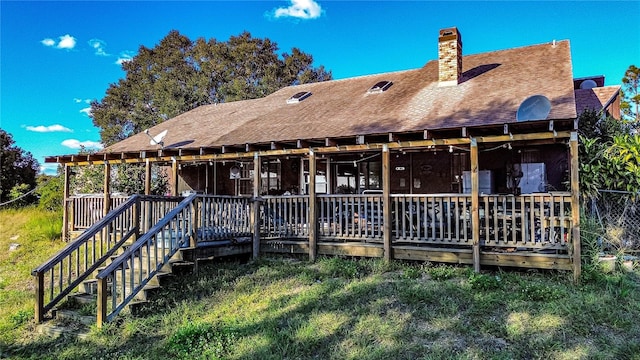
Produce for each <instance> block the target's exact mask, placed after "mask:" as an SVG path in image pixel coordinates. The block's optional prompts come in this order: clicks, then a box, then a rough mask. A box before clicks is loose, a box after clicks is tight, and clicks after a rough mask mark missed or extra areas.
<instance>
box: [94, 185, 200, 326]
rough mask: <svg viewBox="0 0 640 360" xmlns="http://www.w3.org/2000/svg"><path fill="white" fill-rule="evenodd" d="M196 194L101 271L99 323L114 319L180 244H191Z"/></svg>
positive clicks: (166, 261)
mask: <svg viewBox="0 0 640 360" xmlns="http://www.w3.org/2000/svg"><path fill="white" fill-rule="evenodd" d="M197 196H198V195H197V194H192V195H190V196H189V197H187V198H186V199H184V200H183V201H182V202H180V204H178V206H176V207H175V208H174V209H173V210H171V211H170V212H169V213H168V214H167V215H166V216H165V217H163V218H162V219H161V220H160V221H159V222H158V223H157V224H155V225H154V226H153V227H152V228H151V229H149V231H148V232H147V233H146V234H144V235H142V236H141V237H140V238H139V239H138V240H137V241H136V242H135V243H133V244H132V245H131V246H130V247H129V248H127V250H126V251H125V252H124V253H122V254H121V255H120V256H118V257H117V258H116V259H114V260H113V261H112V262H111V264H109V265H108V266H107V267H106V268H105V269H103V270H102V271H100V272H99V273H98V275H97V276H96V279H97V280H98V300H97V301H98V307H97V311H98V315H97V324H98V326H102V324H103V323H104V322H105V321H110V320H112V319H113V317H115V316H116V315H117V314H118V313H119V312H120V311H122V309H123V308H124V307H125V306H126V305H127V304H128V303H129V302H130V301H131V300H132V299H134V298H135V296H136V295H137V294H138V293H139V292H140V291H141V290H142V289H143V288H144V286H145V285H146V284H147V283H148V282H149V281H150V280H151V279H152V278H153V277H154V276H155V275H156V274H158V272H159V271H160V270H161V269H162V267H163V266H164V265H165V264H167V263H168V262H169V260H170V259H171V258H172V257H173V256H174V255H175V253H176V252H177V251H178V250H179V249H180V248H181V247H187V246H188V245H189V241H190V239H191V237H192V236H194V235H195V234H194V233H193V227H192V224H193V202H194V200H195V199H196V197H197ZM108 285H110V286H108ZM108 299H110V301H108Z"/></svg>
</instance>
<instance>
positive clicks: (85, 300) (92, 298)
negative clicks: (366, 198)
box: [70, 293, 96, 305]
mask: <svg viewBox="0 0 640 360" xmlns="http://www.w3.org/2000/svg"><path fill="white" fill-rule="evenodd" d="M70 296H71V297H72V298H73V300H74V301H75V302H76V303H78V304H81V305H87V304H91V303H95V302H96V295H93V294H87V293H77V294H72V295H70Z"/></svg>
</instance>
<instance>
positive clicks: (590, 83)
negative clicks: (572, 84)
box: [580, 79, 598, 89]
mask: <svg viewBox="0 0 640 360" xmlns="http://www.w3.org/2000/svg"><path fill="white" fill-rule="evenodd" d="M597 86H598V84H597V83H596V82H595V81H594V80H593V79H587V80H585V81H583V82H581V83H580V89H593V88H594V87H597Z"/></svg>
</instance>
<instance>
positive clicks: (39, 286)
mask: <svg viewBox="0 0 640 360" xmlns="http://www.w3.org/2000/svg"><path fill="white" fill-rule="evenodd" d="M51 271H53V270H51ZM34 318H35V320H36V323H38V324H40V323H41V322H42V321H43V320H44V273H41V272H38V273H36V308H35V314H34Z"/></svg>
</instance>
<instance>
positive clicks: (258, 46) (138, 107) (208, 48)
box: [91, 30, 331, 146]
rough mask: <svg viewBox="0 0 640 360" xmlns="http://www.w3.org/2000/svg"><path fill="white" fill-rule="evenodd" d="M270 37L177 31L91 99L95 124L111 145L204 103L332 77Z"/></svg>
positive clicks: (125, 65) (308, 58)
mask: <svg viewBox="0 0 640 360" xmlns="http://www.w3.org/2000/svg"><path fill="white" fill-rule="evenodd" d="M277 51H278V46H277V44H276V43H275V42H272V41H271V40H269V39H258V38H253V37H252V36H251V34H250V33H248V32H244V33H242V34H240V35H238V36H232V37H230V38H229V40H228V41H226V42H220V41H217V40H215V39H210V40H205V39H204V38H199V39H197V40H196V41H191V40H190V39H189V38H188V37H186V36H184V35H182V34H180V33H179V32H178V31H176V30H172V31H170V32H169V34H168V35H167V36H165V37H164V38H163V39H162V40H160V42H159V43H158V44H157V45H156V46H155V47H153V48H147V47H145V46H141V47H140V49H139V50H138V54H137V55H136V56H135V57H134V58H133V59H132V60H131V61H127V62H125V63H123V65H122V66H123V70H124V71H125V72H126V75H125V78H123V79H120V80H119V81H118V82H117V83H115V84H111V85H110V86H109V88H108V89H107V91H106V95H105V97H104V98H103V99H102V100H100V101H93V102H92V104H91V112H92V118H93V123H94V125H96V126H97V127H99V128H100V137H101V140H102V143H103V144H105V145H107V146H108V145H111V144H113V143H116V142H118V141H121V140H123V139H125V138H127V137H129V136H131V135H133V134H136V133H138V132H141V131H143V130H144V129H147V128H149V127H152V126H154V125H156V124H158V123H161V122H163V121H165V120H167V119H169V118H172V117H175V116H177V115H179V114H181V113H183V112H186V111H189V110H191V109H194V108H196V107H198V106H200V105H205V104H213V103H222V102H229V101H235V100H244V99H253V98H258V97H263V96H266V95H268V94H270V93H272V92H274V91H276V90H278V89H280V88H282V87H284V86H288V85H294V84H302V83H308V82H314V81H324V80H329V79H331V73H330V72H327V71H325V70H324V68H323V67H322V66H320V67H318V68H314V67H313V66H312V63H313V57H312V56H311V55H308V54H305V53H303V52H302V51H300V50H299V49H296V48H294V49H292V51H291V53H290V54H289V53H283V54H282V55H281V56H279V55H278V53H277Z"/></svg>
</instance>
